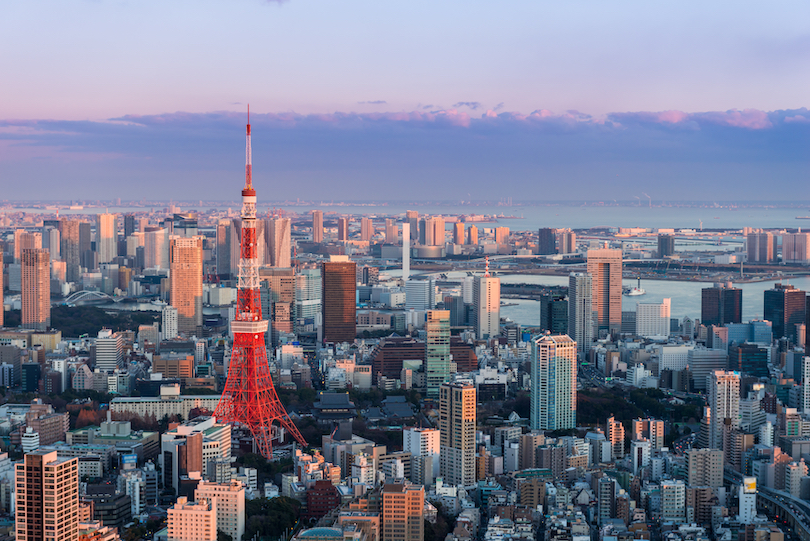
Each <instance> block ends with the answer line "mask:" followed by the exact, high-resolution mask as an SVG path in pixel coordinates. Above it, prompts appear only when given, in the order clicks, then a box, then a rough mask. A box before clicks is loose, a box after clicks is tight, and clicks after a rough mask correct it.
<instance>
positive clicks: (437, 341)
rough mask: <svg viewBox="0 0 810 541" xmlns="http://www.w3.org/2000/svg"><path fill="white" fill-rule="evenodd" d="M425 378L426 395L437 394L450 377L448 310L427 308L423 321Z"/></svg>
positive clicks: (432, 395)
mask: <svg viewBox="0 0 810 541" xmlns="http://www.w3.org/2000/svg"><path fill="white" fill-rule="evenodd" d="M425 332H426V338H425V347H426V352H425V380H426V387H427V396H429V397H437V396H439V387H441V385H442V384H443V383H445V382H447V381H448V380H449V379H450V311H449V310H428V312H427V316H426V321H425Z"/></svg>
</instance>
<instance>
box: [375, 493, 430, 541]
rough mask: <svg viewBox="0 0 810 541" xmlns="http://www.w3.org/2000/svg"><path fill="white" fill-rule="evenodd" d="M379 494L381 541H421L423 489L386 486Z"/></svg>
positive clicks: (422, 533)
mask: <svg viewBox="0 0 810 541" xmlns="http://www.w3.org/2000/svg"><path fill="white" fill-rule="evenodd" d="M380 493H381V496H382V524H381V525H380V526H381V528H382V536H381V541H423V539H424V537H425V520H424V516H423V509H424V507H425V487H423V486H422V485H412V484H410V483H395V484H386V485H385V486H383V488H382V490H381V491H380Z"/></svg>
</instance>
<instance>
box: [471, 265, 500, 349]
mask: <svg viewBox="0 0 810 541" xmlns="http://www.w3.org/2000/svg"><path fill="white" fill-rule="evenodd" d="M473 317H474V319H475V337H476V338H477V339H478V340H489V339H490V338H495V337H496V336H498V335H499V334H500V332H501V279H500V278H495V277H494V276H490V275H489V271H487V272H486V273H484V275H483V276H476V277H475V279H474V282H473Z"/></svg>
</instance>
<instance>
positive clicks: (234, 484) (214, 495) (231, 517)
mask: <svg viewBox="0 0 810 541" xmlns="http://www.w3.org/2000/svg"><path fill="white" fill-rule="evenodd" d="M194 498H195V499H196V500H198V501H199V500H213V501H214V502H215V503H214V506H215V507H216V510H217V530H219V531H220V532H223V533H225V534H227V535H230V536H231V539H242V535H244V533H245V486H244V485H243V484H242V483H241V482H239V481H236V480H235V479H234V480H232V481H231V482H230V483H209V482H208V481H201V482H200V484H198V485H197V488H196V489H195V491H194Z"/></svg>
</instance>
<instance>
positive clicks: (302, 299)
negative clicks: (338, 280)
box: [293, 268, 323, 332]
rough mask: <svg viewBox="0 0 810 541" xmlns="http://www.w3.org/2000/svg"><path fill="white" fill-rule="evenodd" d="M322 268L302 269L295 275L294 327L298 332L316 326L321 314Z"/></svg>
mask: <svg viewBox="0 0 810 541" xmlns="http://www.w3.org/2000/svg"><path fill="white" fill-rule="evenodd" d="M322 289H323V284H322V283H321V269H320V268H315V269H301V270H300V271H299V272H298V273H297V274H296V275H295V308H294V310H293V321H294V324H293V327H294V330H295V331H296V332H301V331H303V330H304V329H305V328H306V327H308V326H309V327H311V328H314V327H315V326H316V325H317V324H318V323H319V320H320V316H321V294H322V293H323V291H322Z"/></svg>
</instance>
